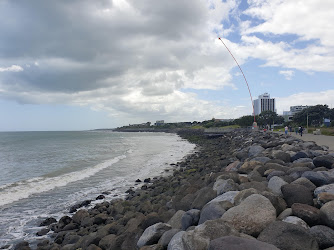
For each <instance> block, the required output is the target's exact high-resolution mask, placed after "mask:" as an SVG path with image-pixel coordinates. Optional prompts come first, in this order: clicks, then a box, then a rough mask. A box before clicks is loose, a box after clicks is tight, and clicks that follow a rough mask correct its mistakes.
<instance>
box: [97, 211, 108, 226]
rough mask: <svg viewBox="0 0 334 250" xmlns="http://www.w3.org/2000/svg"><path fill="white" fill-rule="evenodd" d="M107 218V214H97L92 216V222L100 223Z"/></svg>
mask: <svg viewBox="0 0 334 250" xmlns="http://www.w3.org/2000/svg"><path fill="white" fill-rule="evenodd" d="M108 218H109V216H108V215H107V214H103V213H101V214H97V215H95V216H94V220H93V224H96V225H100V224H103V223H105V222H106V220H107V219H108Z"/></svg>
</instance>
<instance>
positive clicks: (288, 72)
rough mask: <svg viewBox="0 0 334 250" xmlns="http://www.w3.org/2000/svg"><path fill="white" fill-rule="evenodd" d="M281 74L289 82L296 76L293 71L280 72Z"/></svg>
mask: <svg viewBox="0 0 334 250" xmlns="http://www.w3.org/2000/svg"><path fill="white" fill-rule="evenodd" d="M279 73H280V74H281V75H283V76H284V77H285V79H287V80H291V79H292V77H293V76H294V75H295V72H294V71H293V70H280V71H279Z"/></svg>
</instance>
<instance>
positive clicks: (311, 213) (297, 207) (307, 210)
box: [291, 203, 321, 226]
mask: <svg viewBox="0 0 334 250" xmlns="http://www.w3.org/2000/svg"><path fill="white" fill-rule="evenodd" d="M291 209H292V214H293V215H295V216H297V217H299V218H301V219H302V220H304V221H305V222H306V223H307V224H308V225H310V226H314V225H317V224H320V223H321V220H320V210H319V209H318V208H316V207H313V206H310V205H306V204H300V203H294V204H293V205H292V206H291Z"/></svg>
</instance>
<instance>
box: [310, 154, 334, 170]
mask: <svg viewBox="0 0 334 250" xmlns="http://www.w3.org/2000/svg"><path fill="white" fill-rule="evenodd" d="M313 164H314V165H315V166H316V167H326V168H333V164H334V156H331V155H322V156H317V157H315V158H314V159H313Z"/></svg>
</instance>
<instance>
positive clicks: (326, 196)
mask: <svg viewBox="0 0 334 250" xmlns="http://www.w3.org/2000/svg"><path fill="white" fill-rule="evenodd" d="M330 201H334V194H330V193H320V194H318V196H317V204H319V205H320V206H323V205H324V204H325V203H327V202H330Z"/></svg>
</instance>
